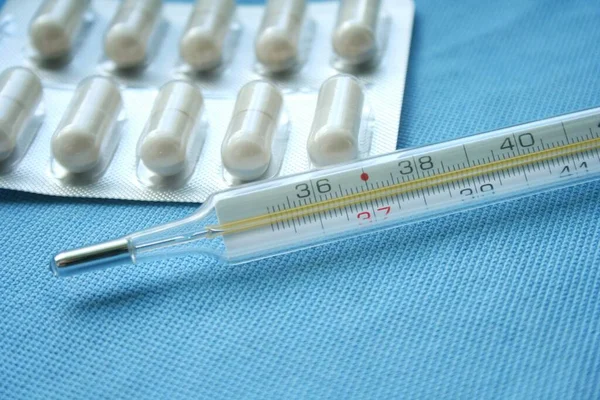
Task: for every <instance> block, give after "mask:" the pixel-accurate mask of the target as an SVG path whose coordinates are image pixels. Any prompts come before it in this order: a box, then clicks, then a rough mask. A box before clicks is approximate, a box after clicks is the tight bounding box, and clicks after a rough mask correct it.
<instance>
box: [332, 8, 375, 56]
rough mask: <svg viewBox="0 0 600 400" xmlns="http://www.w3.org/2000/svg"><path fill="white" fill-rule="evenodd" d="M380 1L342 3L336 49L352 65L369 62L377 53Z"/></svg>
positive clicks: (334, 38)
mask: <svg viewBox="0 0 600 400" xmlns="http://www.w3.org/2000/svg"><path fill="white" fill-rule="evenodd" d="M380 6H381V0H342V3H341V5H340V9H339V13H338V18H337V23H336V25H335V30H334V32H333V37H332V39H333V49H334V51H335V52H336V54H337V55H338V56H339V57H340V58H342V59H343V60H345V61H347V62H349V63H351V64H362V63H366V62H368V61H370V60H371V59H373V57H374V56H375V55H376V54H377V37H376V36H377V35H376V33H377V32H376V31H377V19H378V18H379V9H380Z"/></svg>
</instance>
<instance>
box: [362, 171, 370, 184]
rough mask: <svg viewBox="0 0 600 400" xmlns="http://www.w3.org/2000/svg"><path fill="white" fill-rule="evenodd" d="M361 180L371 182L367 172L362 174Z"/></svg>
mask: <svg viewBox="0 0 600 400" xmlns="http://www.w3.org/2000/svg"><path fill="white" fill-rule="evenodd" d="M360 179H362V180H363V181H365V182H366V181H368V180H369V174H367V173H366V172H363V173H362V174H360Z"/></svg>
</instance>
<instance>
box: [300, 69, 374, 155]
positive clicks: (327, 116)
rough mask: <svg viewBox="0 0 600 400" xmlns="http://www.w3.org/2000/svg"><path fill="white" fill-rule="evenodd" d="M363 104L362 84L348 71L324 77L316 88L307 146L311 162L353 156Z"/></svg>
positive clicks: (356, 152)
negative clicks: (322, 81) (317, 96)
mask: <svg viewBox="0 0 600 400" xmlns="http://www.w3.org/2000/svg"><path fill="white" fill-rule="evenodd" d="M363 105H364V94H363V90H362V86H361V85H360V83H359V82H358V81H357V80H356V78H354V77H352V76H350V75H336V76H334V77H331V78H329V79H327V80H326V81H325V82H324V83H323V85H322V86H321V89H320V90H319V98H318V100H317V108H316V111H315V117H314V119H313V124H312V128H311V131H310V135H309V137H308V143H307V150H308V155H309V156H310V159H311V161H312V163H313V164H315V165H316V166H325V165H331V164H337V163H340V162H345V161H350V160H354V159H355V158H356V157H357V156H358V136H359V133H360V125H361V115H362V110H363Z"/></svg>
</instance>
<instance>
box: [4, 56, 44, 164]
mask: <svg viewBox="0 0 600 400" xmlns="http://www.w3.org/2000/svg"><path fill="white" fill-rule="evenodd" d="M41 99H42V83H41V82H40V78H38V77H37V75H36V74H34V73H33V72H31V71H30V70H29V69H27V68H23V67H14V68H9V69H7V70H5V71H4V72H2V74H0V161H4V160H6V159H7V158H9V157H10V156H11V155H12V154H13V152H14V150H15V148H16V147H17V144H18V143H19V139H20V137H21V135H23V133H24V131H25V129H26V128H27V125H28V123H29V121H31V118H32V117H33V116H34V115H35V110H36V109H37V107H38V105H39V104H40V100H41Z"/></svg>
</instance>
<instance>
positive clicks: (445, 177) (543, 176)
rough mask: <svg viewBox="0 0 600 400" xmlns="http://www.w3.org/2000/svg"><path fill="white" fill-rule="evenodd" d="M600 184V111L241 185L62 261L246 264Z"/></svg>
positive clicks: (60, 267) (60, 269) (59, 259)
mask: <svg viewBox="0 0 600 400" xmlns="http://www.w3.org/2000/svg"><path fill="white" fill-rule="evenodd" d="M599 178H600V108H595V109H590V110H585V111H580V112H575V113H571V114H566V115H562V116H558V117H553V118H549V119H544V120H539V121H535V122H531V123H527V124H523V125H517V126H513V127H509V128H504V129H500V130H495V131H492V132H487V133H481V134H478V135H474V136H468V137H465V138H461V139H456V140H451V141H447V142H443V143H438V144H433V145H428V146H423V147H417V148H413V149H407V150H400V151H397V152H395V153H390V154H386V155H381V156H377V157H373V158H369V159H365V160H361V161H358V162H354V163H348V164H344V165H339V166H336V167H333V168H327V169H321V170H313V171H309V172H306V173H301V174H297V175H291V176H286V177H282V178H279V179H273V180H268V181H265V182H262V183H257V184H251V185H244V186H239V187H237V188H233V189H230V190H226V191H223V192H220V193H216V194H214V195H213V196H211V197H210V198H209V199H208V200H207V201H206V202H205V203H204V204H203V205H202V206H201V207H200V209H199V210H198V211H197V212H196V213H194V214H192V215H191V216H189V217H187V218H184V219H183V220H180V221H175V222H171V223H168V224H165V225H161V226H158V227H155V228H150V229H147V230H144V231H140V232H137V233H133V234H130V235H128V236H125V237H122V238H119V239H115V240H111V241H107V242H104V243H99V244H95V245H91V246H88V247H83V248H80V249H75V250H69V251H65V252H63V253H60V254H58V255H56V256H55V257H54V258H53V259H52V261H51V270H52V271H53V273H54V274H55V275H57V276H69V275H73V274H78V273H82V272H88V271H92V270H96V269H101V268H106V267H112V266H115V265H120V264H126V263H133V264H137V263H141V262H144V261H149V260H156V259H163V258H167V257H174V256H179V255H186V254H193V253H196V254H201V255H208V256H212V257H216V258H218V259H220V260H222V261H223V262H226V263H230V264H239V263H246V262H249V261H254V260H258V259H261V258H265V257H271V256H275V255H278V254H283V253H287V252H291V251H297V250H301V249H306V248H309V247H312V246H317V245H321V244H324V243H329V242H333V241H337V240H343V239H347V238H350V237H354V236H358V235H363V234H367V233H371V232H376V231H380V230H384V229H390V228H395V227H398V226H401V225H405V224H408V223H413V222H417V221H422V220H426V219H430V218H434V217H439V216H443V215H447V214H450V213H454V212H458V211H464V210H469V209H473V208H477V207H482V206H485V205H488V204H493V203H498V202H501V201H505V200H511V199H516V198H520V197H523V196H527V195H530V194H535V193H540V192H544V191H548V190H551V189H556V188H561V187H566V186H571V185H575V184H579V183H583V182H587V181H591V180H595V179H599Z"/></svg>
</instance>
